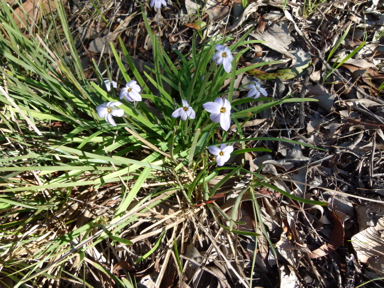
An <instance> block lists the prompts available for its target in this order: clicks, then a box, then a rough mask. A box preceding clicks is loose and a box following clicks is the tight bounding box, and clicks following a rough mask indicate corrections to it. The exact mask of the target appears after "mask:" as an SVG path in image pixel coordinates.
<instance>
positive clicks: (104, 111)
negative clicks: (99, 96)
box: [96, 102, 124, 126]
mask: <svg viewBox="0 0 384 288" xmlns="http://www.w3.org/2000/svg"><path fill="white" fill-rule="evenodd" d="M121 104H122V103H120V102H107V103H103V104H101V105H99V106H97V107H96V111H97V115H99V117H100V118H104V119H105V121H107V123H109V124H111V125H112V126H116V122H115V120H114V119H113V117H112V116H115V117H123V115H124V110H123V109H119V108H117V107H119V106H120V105H121Z"/></svg>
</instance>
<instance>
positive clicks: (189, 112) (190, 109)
mask: <svg viewBox="0 0 384 288" xmlns="http://www.w3.org/2000/svg"><path fill="white" fill-rule="evenodd" d="M187 114H188V117H189V118H191V119H195V118H196V113H195V110H193V109H192V107H191V106H189V107H188V111H187Z"/></svg>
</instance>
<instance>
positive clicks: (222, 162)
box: [216, 155, 227, 166]
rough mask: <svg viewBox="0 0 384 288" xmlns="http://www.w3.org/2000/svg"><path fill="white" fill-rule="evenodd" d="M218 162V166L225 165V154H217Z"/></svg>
mask: <svg viewBox="0 0 384 288" xmlns="http://www.w3.org/2000/svg"><path fill="white" fill-rule="evenodd" d="M216 162H217V166H223V165H224V164H225V162H227V161H225V156H224V155H223V156H220V155H219V156H216Z"/></svg>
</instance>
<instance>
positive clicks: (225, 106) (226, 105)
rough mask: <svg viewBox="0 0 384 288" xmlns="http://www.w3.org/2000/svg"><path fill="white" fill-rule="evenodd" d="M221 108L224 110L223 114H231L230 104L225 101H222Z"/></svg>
mask: <svg viewBox="0 0 384 288" xmlns="http://www.w3.org/2000/svg"><path fill="white" fill-rule="evenodd" d="M223 106H224V108H225V113H230V112H231V109H232V107H231V103H229V101H228V100H227V99H223Z"/></svg>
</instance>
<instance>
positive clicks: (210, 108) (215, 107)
mask: <svg viewBox="0 0 384 288" xmlns="http://www.w3.org/2000/svg"><path fill="white" fill-rule="evenodd" d="M216 100H217V99H216ZM216 100H215V102H207V103H205V104H203V108H204V109H205V110H206V111H207V112H209V113H215V114H217V113H220V108H221V107H222V106H221V103H220V104H219V103H217V102H216Z"/></svg>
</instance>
